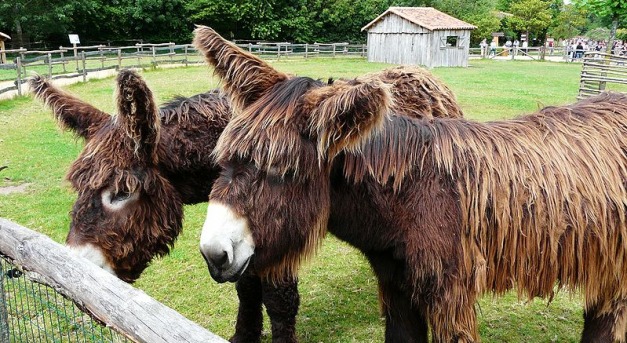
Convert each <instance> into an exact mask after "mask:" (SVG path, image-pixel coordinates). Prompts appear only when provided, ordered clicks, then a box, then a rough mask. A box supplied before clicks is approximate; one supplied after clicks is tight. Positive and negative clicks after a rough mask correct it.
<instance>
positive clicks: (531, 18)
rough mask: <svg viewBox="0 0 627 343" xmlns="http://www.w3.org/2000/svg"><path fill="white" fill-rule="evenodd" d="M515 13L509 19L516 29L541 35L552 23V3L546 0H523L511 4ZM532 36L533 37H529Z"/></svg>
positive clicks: (509, 22)
mask: <svg viewBox="0 0 627 343" xmlns="http://www.w3.org/2000/svg"><path fill="white" fill-rule="evenodd" d="M509 11H510V13H511V14H512V15H513V16H511V17H509V18H508V19H507V22H508V24H509V25H510V26H511V28H512V29H513V30H514V31H517V32H522V33H529V34H530V35H532V36H536V37H537V36H541V35H542V33H543V32H545V30H546V29H547V28H548V27H549V25H550V24H551V10H550V3H549V2H548V1H545V0H521V1H518V2H514V3H512V4H511V5H510V8H509ZM529 38H531V37H529Z"/></svg>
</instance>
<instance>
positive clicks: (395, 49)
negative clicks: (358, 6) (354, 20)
mask: <svg viewBox="0 0 627 343" xmlns="http://www.w3.org/2000/svg"><path fill="white" fill-rule="evenodd" d="M476 28H477V27H476V26H474V25H471V24H468V23H466V22H464V21H461V20H459V19H457V18H454V17H451V16H450V15H448V14H446V13H443V12H440V11H438V10H436V9H435V8H432V7H390V8H388V9H387V11H385V12H383V14H381V15H380V16H378V17H377V18H376V19H374V20H373V21H371V22H370V23H368V25H366V26H364V27H363V28H362V29H361V30H362V31H368V61H370V62H385V63H394V64H414V65H423V66H426V67H428V68H431V67H442V66H445V67H466V66H468V49H469V47H470V32H471V31H472V30H474V29H476Z"/></svg>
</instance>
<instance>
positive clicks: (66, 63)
mask: <svg viewBox="0 0 627 343" xmlns="http://www.w3.org/2000/svg"><path fill="white" fill-rule="evenodd" d="M238 46H239V47H241V48H242V49H244V50H248V51H249V52H251V53H253V54H255V55H258V56H260V57H262V58H276V59H283V58H311V57H336V56H344V57H349V56H350V57H362V58H363V57H365V56H366V45H364V44H348V43H332V44H321V43H314V44H292V43H256V44H252V43H249V44H239V45H238ZM0 53H6V54H8V55H9V56H10V57H11V56H13V57H14V58H13V59H12V61H11V63H7V64H0V95H1V94H2V93H4V92H9V91H17V94H18V95H22V91H23V90H22V85H23V84H24V83H25V82H26V81H25V79H26V78H27V76H28V75H29V73H31V72H36V73H38V74H42V75H47V76H48V77H49V78H75V77H78V78H82V79H83V81H86V79H87V76H88V74H90V73H95V72H100V71H106V70H112V69H113V70H119V69H121V68H157V67H159V66H163V65H185V66H187V65H189V64H196V63H203V59H202V57H201V56H200V55H199V54H198V52H197V51H196V49H195V48H194V47H193V46H192V45H191V44H174V43H163V44H135V45H133V46H123V47H108V46H104V45H95V46H85V47H76V48H74V47H60V48H59V49H57V50H51V51H31V50H26V49H16V50H0ZM9 59H10V58H9ZM7 70H8V71H10V72H7ZM2 80H5V81H6V82H1V81H2Z"/></svg>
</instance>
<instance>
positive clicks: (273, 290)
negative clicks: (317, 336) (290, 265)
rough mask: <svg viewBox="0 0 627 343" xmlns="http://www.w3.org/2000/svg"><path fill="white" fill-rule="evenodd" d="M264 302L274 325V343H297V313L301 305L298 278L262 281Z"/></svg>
mask: <svg viewBox="0 0 627 343" xmlns="http://www.w3.org/2000/svg"><path fill="white" fill-rule="evenodd" d="M262 289H263V303H264V305H265V306H266V311H267V312H268V316H269V317H270V324H271V325H272V342H273V343H295V342H298V339H297V338H296V315H297V314H298V306H299V305H300V295H299V294H298V280H290V281H281V282H277V283H272V282H262Z"/></svg>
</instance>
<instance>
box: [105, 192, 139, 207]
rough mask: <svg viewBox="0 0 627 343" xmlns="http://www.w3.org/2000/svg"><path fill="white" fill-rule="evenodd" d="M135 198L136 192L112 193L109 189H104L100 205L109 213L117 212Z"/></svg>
mask: <svg viewBox="0 0 627 343" xmlns="http://www.w3.org/2000/svg"><path fill="white" fill-rule="evenodd" d="M137 197H138V194H137V192H134V193H132V192H126V191H122V192H117V193H114V192H113V190H111V189H105V190H104V191H102V205H103V206H104V207H105V208H107V209H109V210H111V211H117V210H120V209H122V208H124V206H126V204H127V203H128V202H130V201H132V200H134V199H136V198H137Z"/></svg>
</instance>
